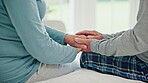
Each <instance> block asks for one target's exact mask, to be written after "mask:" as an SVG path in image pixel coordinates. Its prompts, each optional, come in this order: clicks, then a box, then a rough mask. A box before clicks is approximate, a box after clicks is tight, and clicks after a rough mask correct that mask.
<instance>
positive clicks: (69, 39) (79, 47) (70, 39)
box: [64, 34, 87, 52]
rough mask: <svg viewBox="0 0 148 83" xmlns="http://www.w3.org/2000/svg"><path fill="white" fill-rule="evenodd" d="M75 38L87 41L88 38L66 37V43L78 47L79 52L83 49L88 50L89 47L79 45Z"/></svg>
mask: <svg viewBox="0 0 148 83" xmlns="http://www.w3.org/2000/svg"><path fill="white" fill-rule="evenodd" d="M75 38H82V39H86V38H87V37H86V36H85V35H68V34H67V35H66V36H65V37H64V41H65V42H66V43H68V44H69V45H71V46H73V47H76V48H77V49H78V52H80V51H81V50H82V49H87V46H86V45H84V44H79V43H77V42H76V41H75Z"/></svg>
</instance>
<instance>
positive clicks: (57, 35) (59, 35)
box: [45, 25, 66, 45]
mask: <svg viewBox="0 0 148 83" xmlns="http://www.w3.org/2000/svg"><path fill="white" fill-rule="evenodd" d="M45 28H46V31H47V33H48V34H49V36H50V37H51V38H52V39H53V40H54V41H56V42H58V43H59V44H62V45H65V44H66V42H65V41H64V37H65V35H66V33H64V32H62V31H58V30H56V29H52V28H50V27H48V26H46V25H45Z"/></svg>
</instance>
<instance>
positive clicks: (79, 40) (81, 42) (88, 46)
mask: <svg viewBox="0 0 148 83" xmlns="http://www.w3.org/2000/svg"><path fill="white" fill-rule="evenodd" d="M75 41H76V42H77V43H79V44H82V45H86V46H87V49H82V50H81V51H84V52H92V51H91V49H90V43H91V41H92V39H81V38H75Z"/></svg>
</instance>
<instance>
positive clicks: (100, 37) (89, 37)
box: [87, 36, 103, 40]
mask: <svg viewBox="0 0 148 83" xmlns="http://www.w3.org/2000/svg"><path fill="white" fill-rule="evenodd" d="M87 38H88V39H98V40H101V39H103V37H102V36H87Z"/></svg>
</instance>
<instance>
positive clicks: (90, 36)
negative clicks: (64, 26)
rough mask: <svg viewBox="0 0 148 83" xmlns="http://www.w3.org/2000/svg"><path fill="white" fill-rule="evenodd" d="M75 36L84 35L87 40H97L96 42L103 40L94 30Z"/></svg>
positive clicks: (81, 32)
mask: <svg viewBox="0 0 148 83" xmlns="http://www.w3.org/2000/svg"><path fill="white" fill-rule="evenodd" d="M76 35H86V36H87V38H88V39H98V40H101V39H103V36H102V34H101V33H99V32H97V31H94V30H93V31H88V30H84V31H80V32H78V33H76Z"/></svg>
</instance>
